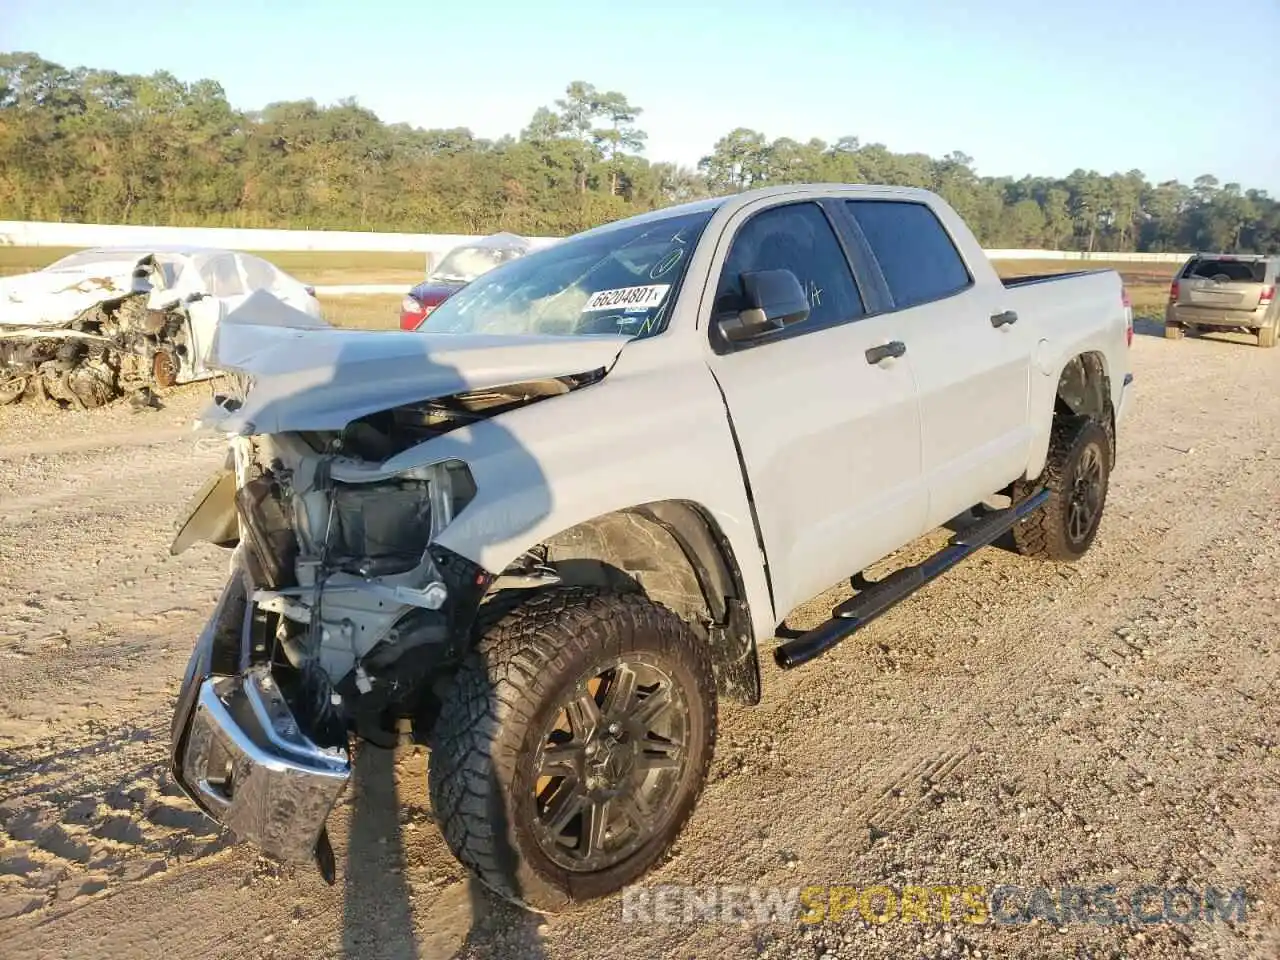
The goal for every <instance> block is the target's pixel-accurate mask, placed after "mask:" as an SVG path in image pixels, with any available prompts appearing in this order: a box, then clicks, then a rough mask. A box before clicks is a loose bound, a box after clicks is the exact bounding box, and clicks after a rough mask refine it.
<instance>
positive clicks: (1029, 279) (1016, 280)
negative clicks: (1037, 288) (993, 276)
mask: <svg viewBox="0 0 1280 960" xmlns="http://www.w3.org/2000/svg"><path fill="white" fill-rule="evenodd" d="M1107 272H1109V271H1107V270H1105V269H1103V270H1070V271H1068V272H1066V273H1033V274H1029V275H1027V276H1025V277H1007V278H1006V277H1001V278H1000V282H1001V283H1003V284H1004V285H1005V288H1006V289H1012V288H1014V287H1027V286H1030V285H1031V284H1033V283H1048V282H1050V281H1052V280H1066V279H1069V278H1070V277H1083V276H1084V275H1085V274H1088V273H1107Z"/></svg>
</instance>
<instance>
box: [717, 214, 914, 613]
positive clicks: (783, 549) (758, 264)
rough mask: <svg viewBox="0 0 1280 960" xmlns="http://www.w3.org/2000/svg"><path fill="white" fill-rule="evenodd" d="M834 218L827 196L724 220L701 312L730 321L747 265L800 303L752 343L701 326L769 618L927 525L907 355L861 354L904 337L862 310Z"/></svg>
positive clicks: (886, 320)
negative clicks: (722, 242)
mask: <svg viewBox="0 0 1280 960" xmlns="http://www.w3.org/2000/svg"><path fill="white" fill-rule="evenodd" d="M833 216H834V217H835V222H836V223H844V224H845V225H846V226H847V221H846V220H845V219H844V215H843V212H842V211H841V209H840V207H839V202H838V201H834V200H833V201H828V202H826V203H825V205H824V204H820V203H817V202H812V201H805V202H798V203H788V204H785V205H781V206H774V207H769V208H766V209H764V210H762V211H760V212H756V213H754V214H751V215H747V214H744V215H742V217H743V219H741V220H739V221H737V222H736V223H731V224H730V226H729V228H728V234H729V235H730V236H731V241H730V245H729V249H728V252H727V255H726V257H725V259H724V261H723V265H722V266H721V268H720V270H719V274H718V283H717V286H716V289H715V298H714V303H713V306H712V309H711V311H710V315H709V317H708V318H707V319H710V320H714V319H715V318H716V317H717V316H720V315H729V316H733V315H736V313H737V311H738V310H740V309H741V308H742V305H743V289H742V281H741V277H742V274H744V273H747V272H754V271H759V270H775V269H786V270H790V271H791V272H792V273H794V274H795V276H796V277H797V279H798V280H799V281H800V284H801V287H802V288H803V289H804V291H805V292H806V293H807V294H808V297H809V305H810V313H809V316H808V318H807V319H805V320H802V321H801V322H799V323H796V324H794V325H792V326H788V327H786V328H784V329H782V330H779V331H777V332H775V333H771V334H767V335H765V336H763V337H760V338H758V339H756V340H753V341H750V342H749V343H746V344H730V343H728V342H725V341H723V340H721V339H720V338H719V337H718V336H717V335H716V333H715V330H714V329H713V330H712V331H711V334H710V336H711V346H712V352H711V354H710V356H709V366H710V368H711V370H712V373H713V374H714V375H715V377H716V380H717V381H718V383H719V384H720V388H721V390H722V391H723V394H724V398H725V403H726V405H727V407H728V411H729V415H730V420H731V422H732V426H733V429H734V431H735V434H736V437H737V441H738V445H739V448H740V450H741V455H742V459H743V462H744V465H745V470H746V474H747V478H748V481H749V484H750V492H751V495H752V499H753V500H754V503H755V509H756V516H757V520H758V523H759V525H760V534H761V539H762V540H763V543H764V548H765V552H766V555H767V558H768V564H769V574H770V578H771V584H772V587H773V592H774V602H775V605H776V607H777V610H778V613H779V615H782V614H784V613H786V612H787V611H790V610H791V609H792V608H794V607H795V606H796V605H797V604H799V603H801V602H803V601H804V600H807V599H808V598H810V597H812V596H814V595H815V594H818V593H820V592H821V591H823V590H825V589H826V588H827V587H829V586H831V585H832V584H834V583H836V582H837V581H839V580H841V579H843V578H845V577H848V576H850V575H852V574H854V573H856V572H857V571H859V570H861V569H863V568H864V567H866V566H868V565H870V564H871V563H873V562H874V561H875V560H878V559H879V558H880V557H883V556H885V555H886V554H888V553H890V552H892V551H893V550H895V549H897V548H898V547H900V546H902V545H903V544H905V543H907V542H909V541H911V540H912V539H914V538H915V537H917V536H919V535H920V533H922V532H923V530H924V526H923V523H924V510H925V505H926V493H925V488H924V484H923V481H922V478H921V471H920V415H919V409H918V406H917V399H916V387H915V380H914V378H913V377H912V372H911V361H910V358H909V357H908V358H902V357H893V356H886V357H884V358H883V359H881V360H879V361H878V362H873V361H872V360H871V359H869V358H868V356H867V352H868V351H869V350H873V351H874V348H879V347H884V346H886V345H888V344H889V343H891V342H893V341H898V340H900V339H901V337H900V334H899V331H898V328H899V327H900V326H901V323H902V319H901V318H900V317H896V316H888V315H886V316H878V317H869V316H867V309H866V306H865V304H864V300H863V297H862V294H861V291H860V289H859V285H858V283H857V281H856V279H855V275H854V272H853V270H852V269H851V266H850V260H849V255H848V252H847V248H846V245H845V243H844V242H843V241H842V239H841V238H840V236H839V235H838V233H837V230H836V229H835V227H834V226H833V220H832V217H833ZM847 237H848V235H847V233H846V239H847ZM713 269H714V267H713ZM873 356H874V352H873Z"/></svg>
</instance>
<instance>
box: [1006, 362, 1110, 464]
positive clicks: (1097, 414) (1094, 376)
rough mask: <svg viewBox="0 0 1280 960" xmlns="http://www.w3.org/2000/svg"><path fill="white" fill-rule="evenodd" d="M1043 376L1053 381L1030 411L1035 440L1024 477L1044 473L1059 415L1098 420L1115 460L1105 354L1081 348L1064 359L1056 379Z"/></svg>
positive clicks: (1108, 375) (1108, 374)
mask: <svg viewBox="0 0 1280 960" xmlns="http://www.w3.org/2000/svg"><path fill="white" fill-rule="evenodd" d="M1045 379H1046V380H1049V381H1051V382H1052V383H1053V384H1054V387H1053V393H1052V395H1049V396H1045V397H1043V398H1042V399H1041V400H1040V401H1037V404H1036V408H1035V409H1034V410H1033V415H1034V416H1035V418H1036V420H1035V424H1034V426H1035V431H1034V437H1035V441H1034V442H1033V444H1032V451H1031V457H1030V459H1029V460H1028V463H1027V472H1026V478H1027V479H1034V478H1035V477H1038V476H1039V475H1040V474H1041V472H1043V470H1044V467H1045V462H1046V459H1047V457H1048V454H1049V444H1050V437H1051V435H1052V432H1053V425H1054V422H1055V421H1056V420H1057V419H1058V418H1060V417H1078V416H1085V417H1088V418H1089V419H1090V420H1094V421H1096V422H1098V423H1100V424H1101V425H1102V427H1103V429H1104V430H1105V431H1106V433H1107V439H1108V441H1109V442H1110V446H1111V449H1110V451H1109V453H1110V456H1111V458H1112V461H1113V462H1114V459H1115V443H1116V423H1115V407H1114V403H1113V400H1112V397H1113V393H1112V383H1111V374H1110V370H1109V368H1108V365H1107V358H1106V355H1105V354H1104V353H1103V352H1102V351H1101V350H1084V351H1081V352H1080V353H1077V354H1074V355H1072V356H1071V357H1069V358H1067V359H1066V360H1065V361H1064V362H1063V364H1062V366H1061V367H1060V368H1059V369H1058V375H1057V377H1056V378H1050V377H1046V378H1045Z"/></svg>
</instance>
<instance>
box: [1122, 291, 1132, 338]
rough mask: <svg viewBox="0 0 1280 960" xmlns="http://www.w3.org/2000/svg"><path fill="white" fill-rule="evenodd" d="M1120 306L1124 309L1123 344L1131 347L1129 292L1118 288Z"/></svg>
mask: <svg viewBox="0 0 1280 960" xmlns="http://www.w3.org/2000/svg"><path fill="white" fill-rule="evenodd" d="M1120 306H1122V307H1124V342H1125V345H1126V346H1130V347H1132V346H1133V301H1132V300H1130V299H1129V291H1128V290H1126V289H1125V287H1124V285H1123V284H1122V285H1121V286H1120Z"/></svg>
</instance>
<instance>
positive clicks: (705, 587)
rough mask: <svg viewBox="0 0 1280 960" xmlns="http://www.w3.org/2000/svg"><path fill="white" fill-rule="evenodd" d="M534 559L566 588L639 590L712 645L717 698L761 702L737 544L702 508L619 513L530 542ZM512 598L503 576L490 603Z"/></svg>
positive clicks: (654, 507) (649, 506)
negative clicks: (505, 596) (498, 596)
mask: <svg viewBox="0 0 1280 960" xmlns="http://www.w3.org/2000/svg"><path fill="white" fill-rule="evenodd" d="M531 554H532V555H534V556H536V557H538V558H539V559H540V560H542V561H544V562H545V563H546V564H547V565H549V566H551V567H552V568H554V570H555V571H556V573H557V575H558V577H559V582H560V583H562V584H566V585H579V586H601V587H607V588H610V589H617V590H624V591H625V590H638V591H639V592H642V593H644V594H645V595H646V596H648V597H649V598H650V599H651V600H653V601H654V602H656V603H661V604H662V605H663V606H666V607H668V608H669V609H671V610H673V611H674V612H675V613H676V614H677V615H678V616H680V617H681V618H682V619H683V620H685V621H686V622H688V623H690V624H691V625H692V626H694V627H695V629H696V631H697V632H698V633H699V635H700V636H702V637H704V638H705V640H706V642H707V643H709V644H710V646H711V649H712V656H713V659H714V663H715V674H716V688H717V692H718V693H719V694H720V695H721V696H723V697H727V698H729V699H731V700H735V701H737V702H740V703H749V704H754V703H757V702H759V700H760V668H759V658H758V656H757V651H756V643H755V633H754V630H753V626H752V619H751V611H750V607H749V605H748V602H747V595H746V589H745V587H744V584H743V579H742V571H741V568H740V566H739V565H738V560H737V557H736V556H735V554H734V550H733V546H732V544H731V543H730V542H729V540H728V538H727V537H726V536H725V535H724V532H723V531H722V530H721V529H720V526H719V524H717V523H716V521H715V519H714V518H713V517H712V516H711V514H710V513H709V512H708V511H707V510H705V509H704V508H703V507H702V506H700V505H699V504H697V503H694V502H692V501H688V500H660V501H653V502H649V503H643V504H637V505H635V506H631V507H625V508H621V509H617V510H613V511H610V512H608V513H605V514H601V515H600V516H596V517H593V518H591V519H589V520H584V521H580V522H578V523H575V524H573V525H572V526H570V527H568V528H566V529H564V530H561V531H560V532H558V533H555V534H553V535H551V536H549V537H545V538H544V539H543V540H542V541H541V542H539V543H536V544H531V545H530V547H529V548H528V549H527V550H526V551H525V552H524V553H523V554H521V558H520V559H521V560H523V559H525V558H527V557H529V556H530V555H531ZM519 562H520V561H517V563H519ZM507 592H508V591H507V590H506V589H504V587H503V578H502V576H501V574H500V575H499V577H498V578H497V579H495V581H494V584H493V587H492V588H491V591H490V594H489V596H488V597H486V599H485V602H486V603H487V602H493V600H494V599H495V595H496V594H498V593H507Z"/></svg>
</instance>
